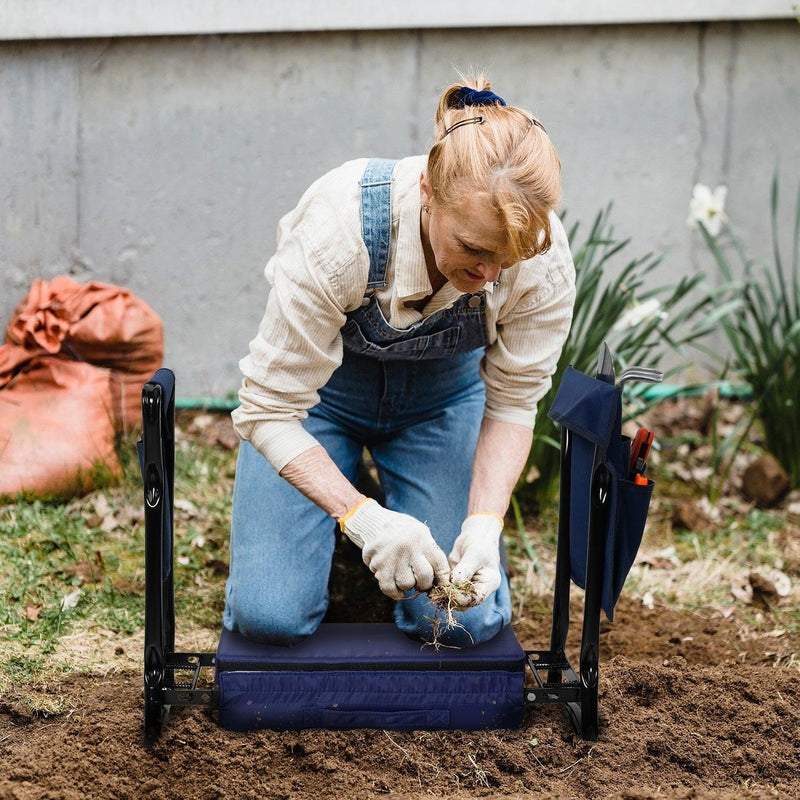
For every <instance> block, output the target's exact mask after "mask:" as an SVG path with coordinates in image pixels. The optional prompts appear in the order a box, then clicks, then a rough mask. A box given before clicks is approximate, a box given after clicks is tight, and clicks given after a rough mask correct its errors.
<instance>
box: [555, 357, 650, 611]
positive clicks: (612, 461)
mask: <svg viewBox="0 0 800 800" xmlns="http://www.w3.org/2000/svg"><path fill="white" fill-rule="evenodd" d="M548 416H549V417H550V418H551V419H552V420H553V421H554V422H557V423H558V424H559V425H561V426H563V427H565V428H567V429H568V430H570V431H571V432H572V434H573V436H572V463H571V475H572V481H571V483H572V492H571V496H570V509H569V514H570V526H569V527H570V566H571V575H572V580H573V581H574V582H575V583H576V584H577V585H578V586H580V587H581V588H585V586H586V555H587V536H588V530H589V513H590V502H591V499H590V487H591V480H589V479H588V478H589V477H590V476H591V474H592V469H593V466H594V465H595V464H596V463H598V462H601V463H602V464H603V465H604V466H605V467H606V468H607V469H608V471H609V473H610V476H611V481H610V488H609V491H610V497H609V513H608V522H607V525H606V530H605V537H606V540H605V558H604V564H603V593H602V600H601V607H602V609H603V610H604V611H605V612H606V615H607V616H608V618H609V619H610V620H613V618H614V606H615V604H616V602H617V599H618V598H619V595H620V592H621V591H622V587H623V584H624V583H625V578H626V577H627V576H628V572H629V571H630V568H631V566H632V565H633V562H634V559H635V558H636V553H637V552H638V550H639V545H640V544H641V541H642V535H643V533H644V526H645V522H646V521H647V512H648V509H649V507H650V498H651V496H652V494H653V482H652V481H650V480H648V482H647V485H646V486H639V485H637V484H635V483H633V481H630V480H628V465H629V460H630V439H629V438H628V437H627V436H623V435H622V397H621V390H620V388H619V387H617V386H614V385H613V384H609V383H606V382H604V381H602V380H598V379H596V378H592V377H590V376H588V375H584V374H583V373H582V372H579V371H578V370H576V369H573V368H572V367H567V369H566V370H565V372H564V376H563V378H562V379H561V384H560V385H559V388H558V392H557V393H556V397H555V400H554V401H553V405H552V407H551V409H550V411H549V413H548Z"/></svg>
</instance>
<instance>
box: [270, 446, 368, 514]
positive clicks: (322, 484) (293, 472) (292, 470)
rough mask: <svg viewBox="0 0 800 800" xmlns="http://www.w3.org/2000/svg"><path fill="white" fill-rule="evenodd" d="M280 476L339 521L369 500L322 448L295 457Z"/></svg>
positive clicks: (315, 448)
mask: <svg viewBox="0 0 800 800" xmlns="http://www.w3.org/2000/svg"><path fill="white" fill-rule="evenodd" d="M280 474H281V477H282V478H284V479H286V480H287V481H289V483H291V484H292V486H294V488H295V489H297V490H298V491H299V492H301V493H302V494H304V495H305V496H306V497H307V498H308V499H309V500H311V501H312V502H313V503H316V504H317V505H318V506H319V507H320V508H321V509H322V510H323V511H326V512H327V513H328V514H330V515H331V516H332V517H334V518H335V519H341V518H342V517H344V516H345V514H347V512H348V511H349V510H350V509H351V508H354V507H355V506H357V505H358V504H359V503H360V502H362V501H363V500H366V497H365V495H363V494H361V492H359V491H358V489H356V487H355V486H353V484H351V483H350V481H348V480H347V478H345V476H344V475H343V474H342V472H341V471H340V470H339V468H338V467H337V466H336V464H334V462H333V459H332V458H331V457H330V456H329V455H328V452H327V450H325V448H324V447H322V446H321V445H318V446H317V447H312V448H311V449H310V450H306V451H305V452H304V453H301V454H300V455H299V456H296V457H295V458H293V459H292V460H291V461H290V462H289V463H288V464H287V465H286V466H285V467H284V468H283V469H282V470H281V472H280Z"/></svg>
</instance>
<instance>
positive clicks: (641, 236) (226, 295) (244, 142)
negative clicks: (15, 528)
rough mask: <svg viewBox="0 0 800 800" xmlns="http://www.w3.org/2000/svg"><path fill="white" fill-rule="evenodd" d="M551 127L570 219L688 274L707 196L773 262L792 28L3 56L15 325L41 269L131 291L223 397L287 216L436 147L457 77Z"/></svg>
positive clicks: (665, 276)
mask: <svg viewBox="0 0 800 800" xmlns="http://www.w3.org/2000/svg"><path fill="white" fill-rule="evenodd" d="M454 64H455V65H457V66H467V65H469V64H477V65H480V66H483V67H484V68H486V70H487V71H488V72H489V74H490V75H491V76H492V78H493V80H494V83H495V87H496V89H497V91H498V92H499V93H501V94H503V95H504V96H506V97H507V98H509V99H510V100H512V101H513V102H514V103H516V104H519V105H523V106H528V107H530V108H531V109H532V110H533V111H534V112H535V113H536V114H537V115H539V117H540V118H541V119H542V120H543V122H544V124H545V126H546V127H547V129H548V131H549V132H550V134H551V136H552V138H553V139H554V141H555V142H556V145H557V147H558V148H559V151H560V154H561V157H562V161H563V165H564V186H565V198H564V206H565V208H567V210H568V217H569V219H572V220H575V219H580V220H582V221H585V223H586V224H587V225H588V223H589V222H590V221H591V218H592V217H593V216H594V215H595V213H596V212H597V211H598V210H599V209H600V208H601V207H603V206H605V205H606V204H607V203H608V202H609V201H611V200H613V202H614V209H615V210H614V214H613V218H614V220H615V227H616V231H617V232H618V234H619V235H621V236H622V235H624V236H630V237H632V239H633V242H632V245H631V246H630V253H631V255H634V254H643V253H644V252H647V251H650V250H654V251H658V252H665V253H666V254H667V258H666V260H665V262H664V264H663V266H662V267H661V268H660V270H659V273H660V274H659V275H657V276H655V277H654V280H655V281H657V282H667V281H671V280H673V279H675V278H676V277H677V276H678V275H680V274H685V273H687V272H690V271H691V270H693V269H696V268H697V265H698V264H699V263H703V254H702V252H701V251H699V249H697V250H696V237H693V236H692V234H691V232H690V231H689V230H688V228H687V227H686V223H685V220H686V216H687V211H688V202H689V198H690V195H691V189H692V186H693V185H694V183H695V182H697V181H701V182H704V183H707V184H710V185H712V186H714V185H716V184H719V183H726V184H728V185H729V187H730V190H729V203H728V213H729V215H730V217H731V218H732V220H734V221H735V224H736V226H737V230H738V231H739V233H740V235H741V237H742V239H743V240H744V241H745V242H746V243H747V245H748V247H749V248H750V249H751V250H752V252H753V255H763V256H768V254H769V252H770V251H769V242H768V236H769V215H768V195H769V185H770V181H771V179H772V175H773V172H774V170H775V169H776V167H779V169H780V174H781V177H782V188H783V193H784V198H785V201H786V202H785V204H784V206H785V208H784V214H783V219H784V223H785V224H784V225H783V229H784V233H785V236H786V238H787V240H788V238H789V235H790V229H791V220H790V217H791V214H790V206H791V205H792V197H791V196H792V195H793V194H794V192H795V191H796V190H797V185H798V175H800V135H798V130H799V129H800V81H798V74H799V72H800V71H799V70H798V67H800V26H799V25H798V24H797V22H795V21H793V20H781V21H763V22H758V21H749V22H718V23H713V24H703V23H692V24H658V25H624V26H612V25H607V26H569V27H519V28H504V29H492V30H475V29H473V30H447V31H444V30H426V31H421V30H420V31H397V30H395V31H373V32H370V31H363V32H347V31H340V32H319V33H272V34H243V35H220V36H214V35H211V36H197V37H162V38H113V39H80V40H46V41H38V42H37V41H16V42H13V41H11V42H1V43H0V283H1V285H2V289H0V322H2V323H5V321H6V320H7V319H8V317H9V315H10V314H11V312H12V310H13V308H14V307H15V305H16V304H17V303H18V302H19V301H20V300H21V298H22V297H23V296H24V294H25V292H26V291H27V288H28V286H29V285H30V282H31V281H32V280H33V279H34V278H36V277H48V276H52V275H55V274H58V273H64V272H66V273H69V274H71V275H73V276H75V278H76V279H78V280H81V281H84V280H92V279H96V280H102V281H109V282H113V283H118V284H122V285H125V286H128V287H130V288H131V289H133V290H134V291H135V292H136V293H137V294H139V295H140V296H142V297H143V298H144V299H145V300H147V301H148V302H149V303H150V304H151V305H152V306H153V307H154V308H155V309H156V310H157V311H158V312H159V313H160V314H161V315H162V317H163V319H164V322H165V327H166V335H167V352H166V358H165V362H166V364H167V365H169V366H171V367H172V368H174V369H175V370H176V372H177V374H178V387H179V395H180V396H183V397H185V396H188V395H204V396H216V397H222V396H224V395H226V393H228V392H231V391H234V390H235V389H236V388H237V387H238V384H239V375H238V367H237V361H238V359H239V357H241V355H243V354H244V353H245V352H246V349H247V343H248V341H249V339H250V338H251V337H252V335H253V334H254V333H255V331H256V327H257V325H258V321H259V319H260V317H261V314H262V312H263V307H264V302H265V297H266V284H265V283H264V281H263V277H262V268H263V265H264V263H265V262H266V260H267V258H268V257H269V255H270V253H271V251H272V248H273V242H274V232H275V227H276V224H277V221H278V219H279V217H280V216H281V215H282V214H283V213H284V212H286V211H287V210H289V209H290V208H291V206H292V205H293V204H294V202H295V201H296V200H297V198H298V197H299V195H300V194H301V193H302V191H303V190H304V189H305V188H306V186H307V185H308V184H309V183H310V182H311V181H312V180H314V179H315V178H316V177H317V176H318V175H319V174H321V173H322V172H323V171H325V170H327V169H329V168H331V167H333V166H335V165H336V164H338V163H340V162H341V161H343V160H346V159H349V158H353V157H357V156H366V155H384V156H401V155H404V154H408V153H417V152H423V151H425V150H426V149H427V148H428V147H429V145H430V143H431V141H430V129H431V124H430V123H431V116H432V113H433V109H434V105H435V102H436V99H437V97H438V94H439V91H440V89H441V88H442V87H443V86H444V85H446V84H447V83H449V82H450V81H451V80H453V78H454V74H455V73H454V70H453V66H452V65H454Z"/></svg>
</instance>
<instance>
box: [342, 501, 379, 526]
mask: <svg viewBox="0 0 800 800" xmlns="http://www.w3.org/2000/svg"><path fill="white" fill-rule="evenodd" d="M371 499H372V498H371V497H365V498H364V499H363V500H362V501H361V502H360V503H356V504H355V505H354V506H353V507H352V508H351V509H350V510H349V511H348V512H347V513H346V514H345V515H344V516H343V517H342V518H341V519H340V520H339V530H340V531H341V532H342V533H345V530H344V526H345V523H346V522H347V520H349V519H350V517H352V516H353V514H355V513H356V511H358V509H359V508H361V506H363V505H364V503H369V501H370V500H371Z"/></svg>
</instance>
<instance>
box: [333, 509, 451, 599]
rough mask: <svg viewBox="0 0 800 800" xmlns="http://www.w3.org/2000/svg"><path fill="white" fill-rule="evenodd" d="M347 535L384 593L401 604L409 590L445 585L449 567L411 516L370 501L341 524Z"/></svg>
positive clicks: (428, 534) (444, 558)
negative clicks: (356, 546)
mask: <svg viewBox="0 0 800 800" xmlns="http://www.w3.org/2000/svg"><path fill="white" fill-rule="evenodd" d="M339 526H340V528H341V529H342V531H343V532H344V533H345V535H346V536H347V537H348V538H349V539H350V540H351V541H352V542H353V543H354V544H356V545H358V547H360V548H361V556H362V558H363V559H364V563H365V564H366V565H367V566H368V567H369V568H370V570H371V571H372V572H373V573H374V575H375V577H376V578H377V579H378V584H379V586H380V587H381V591H382V592H383V593H384V594H385V595H387V597H391V598H392V599H393V600H401V599H402V598H403V595H404V594H405V592H406V591H407V590H409V589H415V588H416V589H417V590H418V591H421V592H425V591H427V590H428V589H430V588H431V587H432V586H433V585H434V583H437V584H438V583H446V582H447V578H448V576H449V574H450V566H449V565H448V563H447V557H446V556H445V554H444V551H443V550H442V549H441V548H440V547H439V545H438V544H436V542H435V541H434V540H433V536H431V532H430V530H429V528H428V526H427V525H425V524H424V523H422V522H420V521H419V520H418V519H415V518H414V517H412V516H410V515H409V514H399V513H398V512H396V511H389V509H388V508H384V507H383V506H382V505H380V503H377V502H376V501H375V500H372V499H369V500H365V501H363V502H361V503H360V504H359V505H357V506H355V508H352V509H351V510H350V511H348V512H347V514H345V515H344V517H342V518H341V519H340V520H339Z"/></svg>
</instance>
